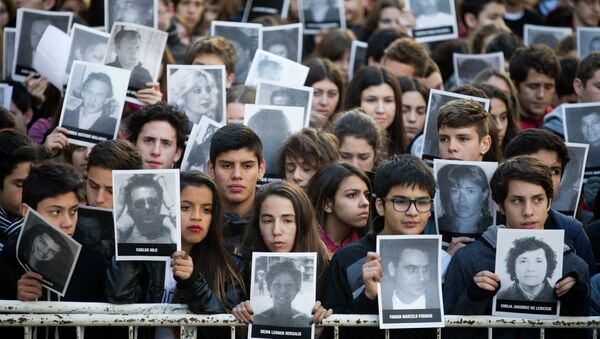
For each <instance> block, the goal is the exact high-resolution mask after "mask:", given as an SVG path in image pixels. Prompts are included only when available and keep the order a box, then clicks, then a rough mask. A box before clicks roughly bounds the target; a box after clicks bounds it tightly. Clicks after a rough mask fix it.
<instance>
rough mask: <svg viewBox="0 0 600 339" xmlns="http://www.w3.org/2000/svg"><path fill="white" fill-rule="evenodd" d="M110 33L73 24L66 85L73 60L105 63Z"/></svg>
mask: <svg viewBox="0 0 600 339" xmlns="http://www.w3.org/2000/svg"><path fill="white" fill-rule="evenodd" d="M108 38H109V35H108V34H107V33H104V32H101V31H99V30H96V29H92V28H89V27H87V26H83V25H80V24H74V25H73V32H72V42H71V51H70V52H69V59H68V61H67V69H66V71H67V72H66V73H67V74H66V76H65V85H66V84H67V82H68V80H69V73H70V72H71V66H72V65H73V61H76V60H79V61H85V62H89V63H92V64H99V65H102V64H104V58H105V57H106V47H107V45H108Z"/></svg>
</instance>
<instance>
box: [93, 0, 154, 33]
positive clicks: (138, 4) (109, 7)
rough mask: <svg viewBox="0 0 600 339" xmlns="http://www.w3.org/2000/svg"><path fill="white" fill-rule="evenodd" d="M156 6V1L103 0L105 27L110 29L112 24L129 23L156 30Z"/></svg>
mask: <svg viewBox="0 0 600 339" xmlns="http://www.w3.org/2000/svg"><path fill="white" fill-rule="evenodd" d="M156 5H157V1H156V0H105V3H104V6H105V19H104V21H105V25H106V27H108V28H109V29H110V27H112V24H113V23H114V22H129V23H132V24H137V25H143V26H148V27H152V28H156V27H157V25H158V23H157V15H158V13H155V12H157V9H156Z"/></svg>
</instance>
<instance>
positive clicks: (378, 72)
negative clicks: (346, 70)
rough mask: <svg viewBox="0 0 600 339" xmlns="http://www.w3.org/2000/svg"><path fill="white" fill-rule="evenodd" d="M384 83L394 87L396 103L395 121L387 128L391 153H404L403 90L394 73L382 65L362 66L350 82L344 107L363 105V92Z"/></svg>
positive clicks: (348, 108)
mask: <svg viewBox="0 0 600 339" xmlns="http://www.w3.org/2000/svg"><path fill="white" fill-rule="evenodd" d="M383 84H386V85H389V86H390V87H391V88H392V91H393V92H394V99H395V104H396V112H395V113H394V121H393V122H392V124H391V125H390V126H389V127H388V128H387V132H388V135H389V138H390V144H389V154H399V153H403V152H404V148H405V146H406V134H405V133H404V122H403V121H402V92H401V91H400V85H399V84H398V79H396V77H395V76H394V75H392V73H390V72H389V71H388V70H386V69H385V68H383V67H381V66H365V67H361V68H360V69H359V70H358V72H356V74H355V75H354V77H353V78H352V80H351V81H350V83H349V84H348V90H347V95H346V101H345V102H344V108H345V109H346V110H350V109H353V108H356V107H361V101H362V100H361V97H362V92H363V91H364V90H365V89H367V88H369V87H371V86H379V85H383Z"/></svg>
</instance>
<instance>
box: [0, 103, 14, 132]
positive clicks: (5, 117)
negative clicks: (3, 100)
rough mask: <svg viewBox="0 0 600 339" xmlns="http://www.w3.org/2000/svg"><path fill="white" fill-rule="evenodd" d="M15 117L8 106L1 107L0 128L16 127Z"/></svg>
mask: <svg viewBox="0 0 600 339" xmlns="http://www.w3.org/2000/svg"><path fill="white" fill-rule="evenodd" d="M16 127H17V122H16V121H15V117H14V116H13V115H12V113H10V112H9V111H8V110H7V109H6V108H4V107H0V130H7V129H15V128H16Z"/></svg>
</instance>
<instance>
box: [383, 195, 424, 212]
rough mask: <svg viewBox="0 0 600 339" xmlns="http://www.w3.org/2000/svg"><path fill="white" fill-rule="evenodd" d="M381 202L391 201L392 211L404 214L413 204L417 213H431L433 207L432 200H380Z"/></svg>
mask: <svg viewBox="0 0 600 339" xmlns="http://www.w3.org/2000/svg"><path fill="white" fill-rule="evenodd" d="M381 200H383V201H391V202H392V206H393V207H394V211H396V212H406V211H408V210H409V209H410V205H412V204H415V208H416V209H417V212H420V213H425V212H429V211H431V208H432V207H433V199H427V198H423V199H407V198H381Z"/></svg>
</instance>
